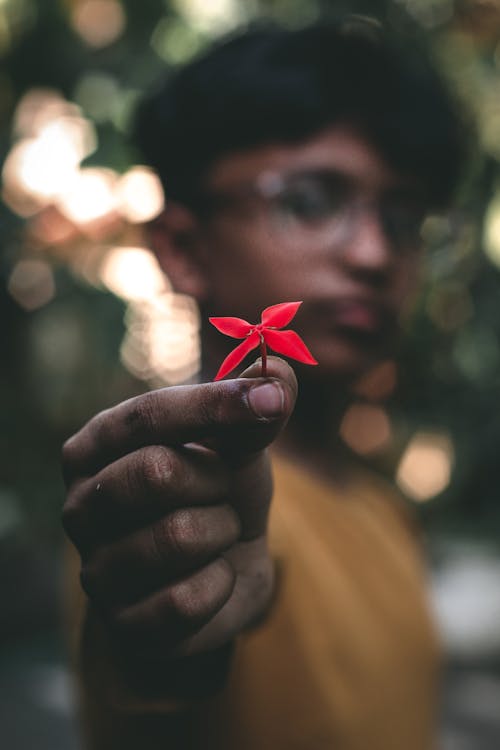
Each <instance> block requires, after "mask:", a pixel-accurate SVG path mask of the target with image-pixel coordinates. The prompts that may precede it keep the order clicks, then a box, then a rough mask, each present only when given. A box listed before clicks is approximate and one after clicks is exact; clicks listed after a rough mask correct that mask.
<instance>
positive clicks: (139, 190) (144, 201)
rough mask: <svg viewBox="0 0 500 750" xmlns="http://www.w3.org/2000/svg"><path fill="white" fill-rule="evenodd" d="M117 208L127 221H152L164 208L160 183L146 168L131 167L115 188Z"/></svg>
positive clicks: (153, 173)
mask: <svg viewBox="0 0 500 750" xmlns="http://www.w3.org/2000/svg"><path fill="white" fill-rule="evenodd" d="M116 196H117V201H118V203H117V207H118V211H119V212H120V214H121V215H122V216H123V217H124V218H125V219H127V220H128V221H130V222H132V223H135V222H146V221H150V220H151V219H154V218H155V217H156V216H158V214H160V213H161V211H162V210H163V207H164V203H165V201H164V195H163V189H162V186H161V182H160V180H159V178H158V176H157V175H156V173H155V172H153V170H152V169H149V168H148V167H141V166H137V167H133V168H132V169H129V170H128V172H126V173H125V174H124V175H123V177H121V178H120V180H119V182H118V184H117V186H116Z"/></svg>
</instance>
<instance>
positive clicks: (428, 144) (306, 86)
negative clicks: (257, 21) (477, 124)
mask: <svg viewBox="0 0 500 750" xmlns="http://www.w3.org/2000/svg"><path fill="white" fill-rule="evenodd" d="M335 123H350V124H352V125H353V126H355V127H356V128H357V129H358V130H360V131H361V132H362V133H363V135H364V136H365V137H366V138H367V139H368V140H369V141H370V142H371V143H372V145H373V146H374V147H375V148H376V149H377V150H378V151H379V153H381V155H382V156H383V157H384V158H385V160H386V161H387V162H388V164H390V165H391V166H392V167H393V168H395V169H396V170H397V171H399V172H401V173H403V174H408V175H411V176H412V177H414V178H416V179H417V180H419V181H420V182H421V184H422V185H423V187H424V189H425V191H426V195H427V197H428V199H429V205H431V206H434V207H439V206H442V205H443V204H446V203H447V202H448V200H449V198H450V196H451V194H452V192H453V189H454V187H455V185H456V182H457V179H458V176H459V173H460V169H461V165H462V161H463V153H464V143H465V140H464V128H463V124H462V121H461V118H460V116H459V114H458V110H457V107H456V105H455V102H454V100H453V99H452V97H451V96H450V93H449V92H448V90H447V88H446V86H445V85H444V84H443V82H442V80H441V78H440V76H439V75H438V73H437V72H436V70H435V68H434V66H433V65H432V63H431V62H430V59H429V57H428V55H427V53H426V51H425V49H423V48H422V46H421V45H420V44H419V43H418V42H417V40H416V38H415V39H414V38H411V39H410V40H408V39H403V38H401V37H398V36H395V35H392V34H389V33H388V32H387V31H385V30H384V29H382V27H381V26H380V25H379V24H378V22H375V21H371V20H370V19H360V18H355V19H353V18H349V19H344V20H343V21H338V22H335V23H333V22H329V23H321V24H320V23H317V24H314V25H312V26H309V27H306V28H303V29H300V30H293V31H290V30H285V29H282V28H277V27H260V28H254V29H250V30H247V31H245V32H240V33H239V34H237V35H235V36H232V37H230V38H227V39H225V40H223V41H221V42H219V43H218V44H216V45H215V46H214V47H213V48H212V49H211V50H209V51H208V52H207V53H205V54H203V55H202V56H200V57H198V58H197V59H196V60H194V61H193V62H191V63H189V64H188V65H186V66H185V67H183V68H181V69H180V70H178V71H175V72H174V73H173V74H171V75H170V76H168V77H167V80H166V81H164V82H162V84H161V85H160V87H159V88H158V89H157V90H156V91H155V92H154V93H153V94H152V95H150V96H149V97H148V98H146V99H145V100H144V101H143V102H142V104H141V106H140V107H139V110H138V112H137V117H136V127H135V141H136V144H137V145H138V147H139V149H140V150H141V152H142V154H143V157H144V158H145V159H146V161H147V162H148V163H150V164H151V165H152V166H153V167H154V168H155V169H156V170H157V171H158V173H159V175H160V177H161V179H162V182H163V185H164V189H165V193H166V195H167V197H171V198H174V199H176V200H179V201H182V202H184V203H186V204H187V205H193V203H194V197H195V195H196V188H197V186H198V185H199V183H200V180H201V179H202V178H203V176H204V175H205V174H206V173H207V170H209V168H210V166H211V165H212V164H213V163H214V162H215V161H216V160H217V159H218V158H220V157H221V156H223V155H226V154H228V153H231V152H233V151H240V150H244V149H248V148H250V147H253V146H257V145H259V144H264V143H271V142H282V143H283V142H286V143H293V142H300V141H302V140H304V139H306V138H308V137H309V136H312V135H314V133H316V132H319V131H321V130H322V129H324V128H325V127H328V126H330V125H333V124H335Z"/></svg>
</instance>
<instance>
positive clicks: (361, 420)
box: [340, 403, 392, 456]
mask: <svg viewBox="0 0 500 750" xmlns="http://www.w3.org/2000/svg"><path fill="white" fill-rule="evenodd" d="M391 434H392V430H391V424H390V421H389V418H388V416H387V414H386V412H385V411H384V409H382V407H380V406H375V405H373V404H361V403H360V404H353V405H352V406H350V407H349V408H348V409H347V411H346V413H345V415H344V418H343V419H342V423H341V425H340V436H341V437H342V439H343V441H344V443H346V445H348V446H349V448H351V449H352V450H353V451H355V453H359V454H360V455H362V456H369V455H372V454H375V453H378V452H380V451H381V450H383V449H384V448H385V447H386V446H387V445H388V444H389V442H390V439H391Z"/></svg>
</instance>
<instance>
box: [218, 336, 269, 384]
mask: <svg viewBox="0 0 500 750" xmlns="http://www.w3.org/2000/svg"><path fill="white" fill-rule="evenodd" d="M259 342H260V336H259V334H258V333H252V334H250V336H249V337H248V338H247V339H246V340H245V341H242V342H241V344H238V346H237V347H236V349H233V351H232V352H231V353H230V354H228V355H227V357H226V359H225V360H224V362H223V363H222V364H221V366H220V368H219V372H218V373H217V375H216V376H215V378H214V380H221V378H223V377H224V375H227V374H228V373H229V372H231V370H234V368H235V367H237V366H238V365H239V364H240V362H241V361H242V360H243V359H245V357H246V355H247V354H248V352H251V351H252V349H256V348H257V347H258V345H259Z"/></svg>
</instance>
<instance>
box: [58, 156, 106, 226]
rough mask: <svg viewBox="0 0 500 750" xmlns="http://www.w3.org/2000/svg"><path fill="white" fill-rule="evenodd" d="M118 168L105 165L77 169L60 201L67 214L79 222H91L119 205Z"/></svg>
mask: <svg viewBox="0 0 500 750" xmlns="http://www.w3.org/2000/svg"><path fill="white" fill-rule="evenodd" d="M116 180H117V176H116V172H114V171H113V170H112V169H104V168H103V167H87V168H85V169H80V170H78V171H75V172H74V173H73V175H72V179H71V181H70V182H69V183H68V185H67V187H66V190H65V191H64V192H63V193H60V194H59V196H58V199H57V205H58V207H59V209H60V211H61V213H62V214H64V216H66V217H67V218H68V219H71V220H72V221H74V222H75V223H76V224H88V223H89V222H93V221H96V220H97V219H100V218H102V217H104V216H107V215H108V214H110V213H111V212H112V211H114V210H115V208H116V197H115V193H114V187H115V185H116Z"/></svg>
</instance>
